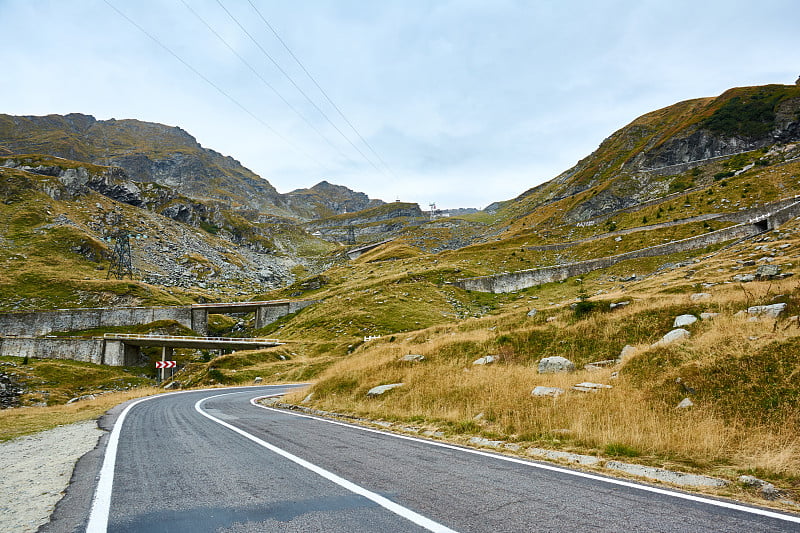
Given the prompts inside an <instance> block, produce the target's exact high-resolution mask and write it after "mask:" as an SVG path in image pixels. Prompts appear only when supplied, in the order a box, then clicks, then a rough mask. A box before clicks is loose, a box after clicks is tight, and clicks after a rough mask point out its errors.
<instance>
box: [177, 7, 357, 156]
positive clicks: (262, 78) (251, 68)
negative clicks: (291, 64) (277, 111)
mask: <svg viewBox="0 0 800 533" xmlns="http://www.w3.org/2000/svg"><path fill="white" fill-rule="evenodd" d="M181 2H182V3H183V5H184V6H186V9H188V10H189V11H190V12H191V13H192V15H194V16H195V17H196V18H197V20H199V21H200V22H202V23H203V24H204V25H205V27H206V28H208V30H209V31H210V32H211V33H213V34H214V36H215V37H216V38H217V39H219V40H220V41H221V42H222V44H224V45H225V46H226V47H227V48H228V50H230V51H231V52H232V53H233V55H235V56H236V57H237V58H238V59H239V61H241V62H242V63H243V64H244V65H245V66H246V67H247V68H249V69H250V71H251V72H252V73H253V74H255V75H256V77H257V78H258V79H259V80H261V83H263V84H264V85H265V86H267V87H268V88H269V89H271V90H272V92H274V93H275V95H276V96H277V97H278V98H280V99H281V100H282V101H283V103H284V104H286V105H287V106H288V107H289V109H291V110H292V111H294V113H295V114H296V115H297V116H298V117H300V118H301V119H302V120H303V122H305V123H306V124H307V125H308V127H309V128H311V129H312V130H314V131H315V132H316V133H317V135H319V136H320V137H321V138H322V140H324V141H325V142H326V143H328V145H329V146H330V147H331V148H333V149H334V150H336V151H337V152H338V153H339V155H340V156H342V157H343V158H345V159H347V156H346V155H345V154H344V153H342V151H341V150H339V148H337V147H336V145H334V144H333V143H332V142H331V140H330V139H328V137H326V136H325V134H324V133H322V132H321V131H319V129H317V127H316V126H314V124H312V123H311V122H310V121H309V120H308V119H307V118H306V117H305V116H304V115H303V114H302V113H301V112H300V111H299V110H298V109H297V108H296V107H294V106H293V105H292V104H291V103H290V102H289V101H288V100H287V99H286V98H284V97H283V95H282V94H281V93H280V92H279V91H278V90H277V89H276V88H275V87H274V86H273V85H272V84H271V83H269V82H268V81H267V80H265V79H264V77H263V76H262V75H261V74H260V73H259V72H258V71H257V70H256V69H255V68H254V67H253V66H252V65H251V64H250V63H248V61H247V60H246V59H245V58H244V57H242V55H241V54H239V52H237V51H236V49H234V48H233V47H232V46H231V45H230V44H229V43H228V41H226V40H225V39H224V38H223V37H222V35H220V34H219V33H218V32H217V31H216V30H215V29H214V28H213V27H212V26H211V25H210V24H209V23H208V22H207V21H206V20H205V19H204V18H203V17H201V16H200V14H199V13H197V11H195V10H194V9H192V6H190V5H189V4H188V3H187V2H186V0H181Z"/></svg>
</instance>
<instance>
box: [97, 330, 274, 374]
mask: <svg viewBox="0 0 800 533" xmlns="http://www.w3.org/2000/svg"><path fill="white" fill-rule="evenodd" d="M281 344H283V343H281V342H280V341H279V340H278V339H254V338H236V337H185V336H176V335H134V334H127V333H106V334H105V335H103V363H104V364H107V365H113V366H132V365H135V364H137V363H138V362H139V361H140V359H141V357H140V356H141V348H142V347H144V346H156V347H160V348H161V349H162V360H169V359H171V358H172V354H173V352H174V350H175V348H194V349H206V350H218V349H221V350H260V349H263V348H271V347H273V346H280V345H281Z"/></svg>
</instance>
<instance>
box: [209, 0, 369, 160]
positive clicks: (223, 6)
mask: <svg viewBox="0 0 800 533" xmlns="http://www.w3.org/2000/svg"><path fill="white" fill-rule="evenodd" d="M217 4H219V6H220V7H221V8H222V9H223V11H225V13H227V14H228V16H229V17H230V18H231V20H233V21H234V22H235V23H236V25H237V26H239V28H241V30H242V31H243V32H244V33H245V35H247V37H249V38H250V40H251V41H253V44H255V45H256V46H257V47H258V49H259V50H261V53H263V54H264V55H265V56H266V57H267V59H269V60H270V61H271V62H272V64H273V65H275V68H277V69H278V70H279V71H280V72H281V74H283V75H284V76H285V77H286V79H288V80H289V82H290V83H291V84H292V85H293V86H294V88H295V89H297V91H298V92H299V93H300V94H302V95H303V96H304V97H305V99H306V100H307V101H308V103H310V104H311V105H312V106H313V107H314V109H316V110H317V111H318V112H319V114H320V115H322V116H323V117H324V118H325V120H327V121H328V123H329V124H330V125H331V126H332V127H333V129H335V130H336V131H337V132H338V133H339V135H341V136H342V138H343V139H344V140H346V141H347V142H348V143H349V144H350V146H352V147H353V149H355V151H356V152H358V153H359V154H360V155H361V157H363V158H364V160H365V161H367V162H368V163H369V164H370V165H372V167H373V168H374V169H375V170H377V171H378V172H383V171H382V170H381V169H380V168H378V166H377V165H376V164H375V163H374V162H373V161H372V159H370V158H369V157H367V155H366V154H365V153H364V152H363V151H362V150H361V149H360V148H359V147H358V146H356V144H355V143H354V142H353V141H351V140H350V138H349V137H348V136H347V135H345V134H344V132H343V131H342V130H341V129H339V127H338V126H337V125H336V124H334V123H333V121H332V120H331V119H330V118H329V117H328V115H326V114H325V112H324V111H323V110H322V109H320V107H319V106H318V105H317V104H316V103H315V102H314V101H313V100H312V99H311V98H310V97H309V96H308V94H306V92H305V91H304V90H303V89H302V88H301V87H300V86H299V85H298V84H297V82H295V81H294V79H293V78H292V77H291V76H289V74H288V73H287V72H286V71H285V70H284V69H283V68H282V67H281V66H280V65H279V64H278V62H277V61H275V59H274V58H273V57H272V56H271V55H270V54H269V52H267V51H266V50H265V49H264V47H263V46H261V44H260V43H259V42H258V41H257V40H256V39H255V38H254V37H253V36H252V35H251V34H250V32H248V31H247V29H246V28H245V27H244V26H243V25H242V23H241V22H239V20H238V19H237V18H236V17H235V16H233V14H232V13H231V12H230V11H228V8H226V7H225V5H224V4H223V3H222V2H221V0H217Z"/></svg>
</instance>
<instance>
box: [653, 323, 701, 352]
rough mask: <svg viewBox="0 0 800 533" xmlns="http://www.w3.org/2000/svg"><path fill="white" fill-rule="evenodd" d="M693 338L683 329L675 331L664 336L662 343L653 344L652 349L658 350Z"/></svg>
mask: <svg viewBox="0 0 800 533" xmlns="http://www.w3.org/2000/svg"><path fill="white" fill-rule="evenodd" d="M691 336H692V334H691V333H689V332H688V331H686V330H685V329H683V328H678V329H673V330H672V331H670V332H669V333H667V334H666V335H664V337H662V338H661V340H660V341H658V342H656V343H654V344H652V345H651V347H652V348H658V347H660V346H666V345H668V344H672V343H673V342H676V341H679V340H683V339H688V338H689V337H691Z"/></svg>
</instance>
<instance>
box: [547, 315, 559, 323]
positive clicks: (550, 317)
mask: <svg viewBox="0 0 800 533" xmlns="http://www.w3.org/2000/svg"><path fill="white" fill-rule="evenodd" d="M557 319H558V317H555V316H549V317H547V321H548V322H553V321H555V320H557Z"/></svg>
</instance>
